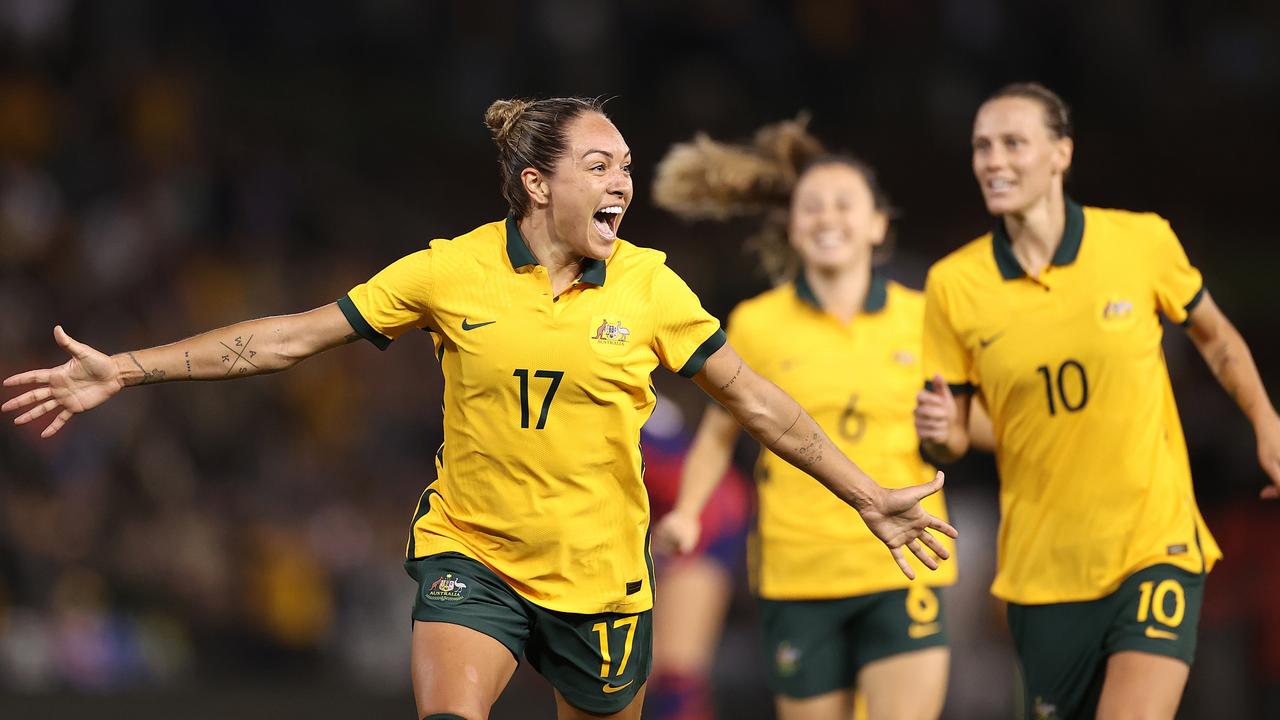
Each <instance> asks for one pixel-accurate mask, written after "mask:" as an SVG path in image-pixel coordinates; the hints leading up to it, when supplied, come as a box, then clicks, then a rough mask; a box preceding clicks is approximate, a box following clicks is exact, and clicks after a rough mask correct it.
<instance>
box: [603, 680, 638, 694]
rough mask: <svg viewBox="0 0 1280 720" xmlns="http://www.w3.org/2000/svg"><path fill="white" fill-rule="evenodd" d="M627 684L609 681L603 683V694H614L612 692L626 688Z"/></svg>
mask: <svg viewBox="0 0 1280 720" xmlns="http://www.w3.org/2000/svg"><path fill="white" fill-rule="evenodd" d="M633 682H635V680H632V681H631V682H629V683H627V685H630V684H631V683H633ZM627 685H610V684H609V683H605V684H604V691H605V694H607V695H612V694H614V693H616V692H618V691H619V690H626V689H627Z"/></svg>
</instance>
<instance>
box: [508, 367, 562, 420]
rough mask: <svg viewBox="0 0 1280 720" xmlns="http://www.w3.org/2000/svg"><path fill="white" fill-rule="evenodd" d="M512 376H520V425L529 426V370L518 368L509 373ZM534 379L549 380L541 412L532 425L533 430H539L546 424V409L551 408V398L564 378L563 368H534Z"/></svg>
mask: <svg viewBox="0 0 1280 720" xmlns="http://www.w3.org/2000/svg"><path fill="white" fill-rule="evenodd" d="M511 374H512V375H513V376H514V377H517V378H520V427H522V428H525V429H528V428H529V370H528V369H526V368H520V369H519V370H516V371H515V372H513V373H511ZM533 377H534V378H535V379H543V378H545V379H547V380H550V381H551V385H549V386H548V387H547V394H546V395H544V396H543V397H542V412H541V413H539V414H538V424H537V425H536V426H534V429H535V430H541V429H543V428H545V427H546V426H547V411H549V410H550V409H551V400H552V398H554V397H555V396H556V390H559V389H560V381H561V380H563V379H564V371H563V370H535V371H533Z"/></svg>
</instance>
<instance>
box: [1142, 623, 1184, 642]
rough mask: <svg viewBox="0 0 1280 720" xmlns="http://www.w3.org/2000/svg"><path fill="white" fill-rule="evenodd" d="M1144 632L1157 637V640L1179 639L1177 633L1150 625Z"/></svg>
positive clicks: (1148, 635) (1151, 636)
mask: <svg viewBox="0 0 1280 720" xmlns="http://www.w3.org/2000/svg"><path fill="white" fill-rule="evenodd" d="M1144 632H1145V633H1146V635H1147V637H1149V638H1155V639H1156V640H1177V639H1178V634H1177V633H1171V632H1169V631H1168V630H1157V629H1156V628H1153V627H1151V626H1150V625H1148V626H1147V629H1146V630H1145V631H1144Z"/></svg>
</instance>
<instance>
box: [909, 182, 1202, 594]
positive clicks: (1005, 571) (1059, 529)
mask: <svg viewBox="0 0 1280 720" xmlns="http://www.w3.org/2000/svg"><path fill="white" fill-rule="evenodd" d="M1066 212H1067V218H1066V229H1065V232H1064V234H1063V238H1062V242H1061V244H1060V245H1059V247H1058V250H1057V252H1056V253H1055V255H1054V256H1053V258H1052V261H1051V264H1050V265H1049V266H1047V267H1046V268H1045V269H1044V271H1043V272H1042V273H1041V274H1040V277H1038V278H1031V277H1028V276H1027V275H1026V273H1025V272H1023V270H1022V267H1021V266H1020V265H1019V264H1018V261H1017V259H1016V258H1015V257H1014V255H1013V251H1012V248H1011V246H1010V241H1009V237H1008V235H1007V234H1006V233H1005V231H1004V228H1003V225H1002V224H998V225H997V227H996V229H995V230H994V231H993V232H992V233H989V234H987V235H984V236H983V237H981V238H978V239H977V240H974V241H973V242H971V243H969V244H968V245H965V246H964V247H962V248H961V249H959V250H957V251H956V252H954V253H952V254H951V255H949V256H947V257H946V258H943V259H942V260H941V261H939V262H938V263H937V264H936V265H934V266H933V268H932V269H931V270H930V271H929V279H928V281H927V283H926V285H925V295H926V305H927V309H926V311H925V341H924V356H925V363H924V369H925V376H926V377H931V376H932V374H933V373H935V372H940V373H941V374H942V376H943V377H944V378H945V379H946V380H947V382H948V383H951V384H952V385H953V386H966V385H967V386H968V387H969V389H976V391H977V392H980V393H981V394H982V397H983V400H984V401H985V403H986V407H987V410H988V411H989V412H990V414H991V419H992V422H993V423H994V427H995V434H996V461H997V465H998V468H999V471H1000V512H1001V525H1000V535H999V546H998V556H997V568H998V569H997V572H996V579H995V584H994V585H993V586H992V592H993V593H995V594H996V595H997V596H999V597H1001V598H1004V599H1005V600H1010V601H1013V602H1018V603H1025V604H1042V603H1057V602H1071V601H1077V600H1093V599H1096V598H1099V597H1102V596H1104V595H1107V594H1109V593H1111V592H1113V591H1114V590H1115V589H1116V588H1117V587H1118V586H1119V585H1120V583H1121V582H1122V581H1123V579H1124V578H1125V577H1127V576H1129V575H1131V574H1132V573H1134V572H1135V571H1137V570H1140V569H1142V568H1144V567H1148V566H1150V565H1154V564H1157V563H1169V564H1172V565H1176V566H1178V567H1180V568H1183V569H1185V570H1188V571H1191V572H1207V571H1208V570H1209V568H1211V567H1212V565H1213V563H1214V561H1216V560H1217V559H1218V558H1219V557H1221V552H1220V551H1219V550H1218V547H1217V545H1216V544H1215V543H1214V541H1213V537H1212V536H1211V535H1210V534H1209V531H1208V529H1207V528H1206V527H1205V524H1204V520H1203V519H1202V518H1201V517H1200V511H1199V509H1198V508H1197V507H1196V501H1195V495H1194V493H1193V491H1192V487H1191V471H1190V467H1189V464H1188V461H1187V450H1186V444H1185V442H1184V440H1183V436H1182V425H1181V423H1180V421H1179V419H1178V410H1177V407H1176V406H1175V404H1174V399H1173V391H1172V388H1171V387H1170V384H1169V373H1168V370H1167V369H1166V368H1165V361H1164V353H1163V351H1162V349H1161V346H1160V340H1161V336H1162V334H1163V331H1162V329H1161V325H1160V319H1159V315H1158V314H1159V313H1163V314H1164V316H1165V317H1167V318H1169V319H1170V320H1172V321H1174V322H1178V323H1182V322H1185V321H1186V319H1187V315H1188V313H1189V312H1190V311H1191V308H1193V307H1194V306H1195V304H1196V302H1197V301H1198V300H1199V299H1200V297H1202V293H1203V288H1202V281H1201V278H1200V273H1199V271H1197V270H1196V269H1195V268H1194V267H1192V266H1191V264H1190V263H1189V262H1188V261H1187V256H1186V253H1185V252H1184V251H1183V249H1182V246H1181V244H1180V243H1179V242H1178V238H1177V237H1176V236H1175V235H1174V234H1173V231H1172V230H1171V229H1170V228H1169V224H1168V223H1167V222H1166V221H1165V220H1164V219H1163V218H1161V217H1159V216H1158V215H1153V214H1140V213H1131V212H1125V211H1121V210H1104V209H1100V208H1092V207H1090V208H1082V207H1081V206H1079V205H1077V204H1075V203H1074V202H1071V201H1068V202H1067V211H1066Z"/></svg>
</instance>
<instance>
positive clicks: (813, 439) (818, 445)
mask: <svg viewBox="0 0 1280 720" xmlns="http://www.w3.org/2000/svg"><path fill="white" fill-rule="evenodd" d="M796 453H797V454H799V455H800V458H801V460H802V461H803V462H802V464H800V465H797V466H796V467H798V468H800V469H801V470H804V469H805V468H807V467H810V466H812V465H817V464H818V463H820V462H822V433H817V432H815V433H814V434H812V435H810V436H809V439H808V441H807V442H805V444H803V445H801V446H800V448H799V449H798V450H796Z"/></svg>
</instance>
